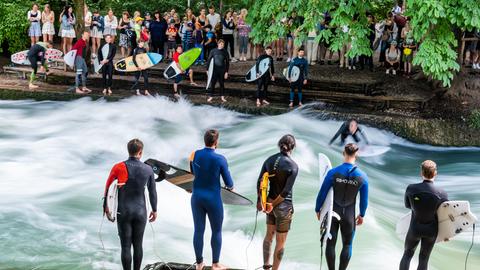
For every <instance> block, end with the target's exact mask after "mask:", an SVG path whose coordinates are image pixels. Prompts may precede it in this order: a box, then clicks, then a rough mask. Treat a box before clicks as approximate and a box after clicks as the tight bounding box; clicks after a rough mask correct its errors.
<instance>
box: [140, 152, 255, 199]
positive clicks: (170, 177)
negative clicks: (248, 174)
mask: <svg viewBox="0 0 480 270" xmlns="http://www.w3.org/2000/svg"><path fill="white" fill-rule="evenodd" d="M145 164H147V165H149V166H151V167H152V169H153V172H154V173H155V174H156V175H157V176H158V177H157V179H156V180H155V181H157V182H161V181H163V180H167V181H168V182H170V183H172V184H174V185H176V186H178V187H180V188H182V189H184V190H186V191H188V192H192V190H193V180H194V178H195V176H194V175H193V174H192V173H190V172H189V171H187V170H184V169H180V168H178V167H175V166H173V165H170V164H167V163H164V162H161V161H158V160H155V159H148V160H147V161H145ZM221 195H222V201H223V203H224V204H230V205H252V204H253V202H252V201H251V200H250V199H248V198H246V197H244V196H242V195H240V194H238V193H236V192H233V191H230V190H228V189H226V188H225V187H222V189H221Z"/></svg>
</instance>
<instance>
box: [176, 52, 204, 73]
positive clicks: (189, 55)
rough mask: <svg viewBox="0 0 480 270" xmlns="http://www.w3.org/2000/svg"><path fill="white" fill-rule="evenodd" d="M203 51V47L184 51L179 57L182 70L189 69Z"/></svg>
mask: <svg viewBox="0 0 480 270" xmlns="http://www.w3.org/2000/svg"><path fill="white" fill-rule="evenodd" d="M201 53H202V49H201V48H193V49H190V50H188V51H186V52H184V53H182V54H181V55H180V56H179V57H178V63H179V64H180V67H181V68H182V70H187V68H189V67H190V66H191V65H193V63H195V61H197V58H198V57H199V56H200V54H201Z"/></svg>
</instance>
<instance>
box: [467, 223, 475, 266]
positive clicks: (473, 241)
mask: <svg viewBox="0 0 480 270" xmlns="http://www.w3.org/2000/svg"><path fill="white" fill-rule="evenodd" d="M474 244H475V223H473V234H472V243H471V244H470V248H469V249H468V252H467V256H466V257H465V270H467V264H468V256H470V252H471V251H472V248H473V245H474Z"/></svg>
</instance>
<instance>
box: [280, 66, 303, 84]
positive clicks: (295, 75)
mask: <svg viewBox="0 0 480 270" xmlns="http://www.w3.org/2000/svg"><path fill="white" fill-rule="evenodd" d="M283 76H285V79H287V80H290V81H291V82H292V83H294V82H296V81H298V78H299V77H300V69H299V68H298V67H297V66H293V67H292V72H291V73H290V77H289V76H288V67H287V68H284V69H283Z"/></svg>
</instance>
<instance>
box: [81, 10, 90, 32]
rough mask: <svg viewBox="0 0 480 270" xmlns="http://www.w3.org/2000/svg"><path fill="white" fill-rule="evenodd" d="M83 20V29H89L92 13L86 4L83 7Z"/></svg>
mask: <svg viewBox="0 0 480 270" xmlns="http://www.w3.org/2000/svg"><path fill="white" fill-rule="evenodd" d="M83 18H84V19H83V20H84V22H85V30H86V31H90V26H91V25H92V13H91V12H90V11H89V10H88V6H87V4H85V6H84V8H83Z"/></svg>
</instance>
